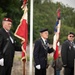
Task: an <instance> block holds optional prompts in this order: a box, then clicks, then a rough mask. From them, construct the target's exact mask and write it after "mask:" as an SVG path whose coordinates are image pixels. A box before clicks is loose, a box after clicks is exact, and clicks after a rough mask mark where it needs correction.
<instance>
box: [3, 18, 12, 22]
mask: <svg viewBox="0 0 75 75" xmlns="http://www.w3.org/2000/svg"><path fill="white" fill-rule="evenodd" d="M3 21H9V22H12V20H11V19H10V18H4V19H3Z"/></svg>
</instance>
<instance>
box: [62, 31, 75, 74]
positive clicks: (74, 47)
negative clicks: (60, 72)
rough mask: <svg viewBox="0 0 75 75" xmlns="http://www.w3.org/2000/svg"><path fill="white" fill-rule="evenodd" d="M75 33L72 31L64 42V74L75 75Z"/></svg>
mask: <svg viewBox="0 0 75 75" xmlns="http://www.w3.org/2000/svg"><path fill="white" fill-rule="evenodd" d="M74 37H75V34H74V33H73V32H70V33H69V34H68V37H67V38H68V39H67V40H66V41H65V42H64V43H63V44H62V48H61V57H62V62H63V66H64V75H74V59H75V43H74Z"/></svg>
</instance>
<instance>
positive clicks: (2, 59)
mask: <svg viewBox="0 0 75 75" xmlns="http://www.w3.org/2000/svg"><path fill="white" fill-rule="evenodd" d="M0 65H1V66H4V58H1V59H0Z"/></svg>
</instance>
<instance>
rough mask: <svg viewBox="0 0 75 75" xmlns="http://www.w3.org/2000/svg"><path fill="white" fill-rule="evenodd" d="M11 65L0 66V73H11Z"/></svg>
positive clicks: (1, 74)
mask: <svg viewBox="0 0 75 75" xmlns="http://www.w3.org/2000/svg"><path fill="white" fill-rule="evenodd" d="M11 69H12V67H8V66H6V67H5V66H0V75H11Z"/></svg>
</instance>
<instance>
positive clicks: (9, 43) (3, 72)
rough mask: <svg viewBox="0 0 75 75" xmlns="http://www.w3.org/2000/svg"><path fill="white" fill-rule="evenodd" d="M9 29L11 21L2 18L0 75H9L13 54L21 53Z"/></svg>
mask: <svg viewBox="0 0 75 75" xmlns="http://www.w3.org/2000/svg"><path fill="white" fill-rule="evenodd" d="M11 27H12V20H11V19H10V18H4V19H3V21H2V28H1V29H0V75H11V70H12V66H13V58H14V52H15V50H17V51H22V50H21V47H20V46H18V45H17V44H16V42H15V39H14V35H13V34H12V33H11V31H10V29H11Z"/></svg>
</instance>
